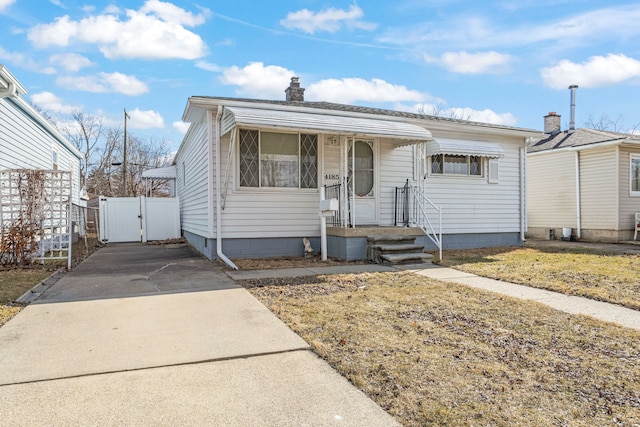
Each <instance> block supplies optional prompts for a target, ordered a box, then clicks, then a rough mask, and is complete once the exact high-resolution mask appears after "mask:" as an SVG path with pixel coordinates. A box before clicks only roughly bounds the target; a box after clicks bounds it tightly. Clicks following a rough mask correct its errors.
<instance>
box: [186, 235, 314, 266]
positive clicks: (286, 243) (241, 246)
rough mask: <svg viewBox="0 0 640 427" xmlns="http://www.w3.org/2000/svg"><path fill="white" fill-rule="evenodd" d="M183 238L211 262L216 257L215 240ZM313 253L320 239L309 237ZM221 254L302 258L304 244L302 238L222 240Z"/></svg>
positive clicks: (246, 256) (247, 256)
mask: <svg viewBox="0 0 640 427" xmlns="http://www.w3.org/2000/svg"><path fill="white" fill-rule="evenodd" d="M184 237H185V239H187V241H188V242H189V243H190V244H191V246H193V247H194V248H195V249H196V250H197V251H198V252H200V253H201V254H203V255H204V256H205V257H207V258H209V259H211V260H213V259H216V258H217V257H218V255H217V250H216V239H207V238H204V237H202V236H198V235H197V234H193V233H189V232H186V231H185V232H184ZM308 239H309V241H310V242H311V247H312V248H313V250H314V252H316V253H318V252H320V237H309V238H308ZM222 252H223V253H224V254H225V255H226V256H227V257H229V258H276V257H287V256H291V257H302V256H304V244H303V243H302V237H300V238H298V237H283V238H279V239H274V238H265V239H224V240H223V241H222Z"/></svg>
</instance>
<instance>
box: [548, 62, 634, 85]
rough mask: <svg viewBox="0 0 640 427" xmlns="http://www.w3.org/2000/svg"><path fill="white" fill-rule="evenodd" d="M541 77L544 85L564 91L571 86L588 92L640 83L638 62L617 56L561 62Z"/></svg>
mask: <svg viewBox="0 0 640 427" xmlns="http://www.w3.org/2000/svg"><path fill="white" fill-rule="evenodd" d="M540 75H541V76H542V80H543V81H544V84H545V85H546V86H548V87H551V88H553V89H566V88H567V87H568V86H569V85H572V84H577V85H578V86H581V87H589V88H594V87H602V86H610V85H614V84H617V83H623V82H627V81H632V80H638V79H640V61H638V60H637V59H633V58H629V57H628V56H625V55H616V54H609V55H607V56H592V57H591V58H589V59H588V60H587V61H585V62H582V63H580V64H577V63H575V62H571V61H569V60H563V61H560V62H559V63H558V64H557V65H554V66H553V67H548V68H543V69H542V70H540Z"/></svg>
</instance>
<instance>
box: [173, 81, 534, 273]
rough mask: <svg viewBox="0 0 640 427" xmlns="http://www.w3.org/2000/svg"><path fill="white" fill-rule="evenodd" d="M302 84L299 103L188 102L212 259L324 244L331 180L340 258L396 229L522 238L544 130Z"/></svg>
mask: <svg viewBox="0 0 640 427" xmlns="http://www.w3.org/2000/svg"><path fill="white" fill-rule="evenodd" d="M303 91H304V89H302V88H300V86H299V83H298V80H297V78H293V79H292V82H291V85H290V87H289V88H287V90H286V91H285V92H286V94H287V100H286V101H267V100H256V99H236V98H220V97H206V96H202V97H199V96H196V97H191V98H189V100H188V102H187V105H186V108H185V112H184V115H183V120H184V121H186V122H190V123H191V126H190V128H189V130H188V132H187V134H186V135H185V137H184V140H183V142H182V144H181V146H180V148H179V150H178V152H177V154H176V157H175V164H176V168H177V184H176V186H177V189H176V191H177V194H178V196H179V198H180V204H181V224H182V231H183V234H184V236H185V237H186V238H187V240H188V241H189V242H190V243H191V244H192V245H193V246H194V247H195V248H197V249H198V250H199V251H201V252H202V253H203V254H204V255H205V256H207V257H208V258H210V259H213V258H216V257H221V258H222V259H223V260H224V258H225V257H274V256H285V255H302V254H303V251H304V247H303V244H302V239H303V238H304V237H307V238H309V240H310V241H311V245H312V247H313V248H314V250H319V249H320V235H321V226H320V217H319V199H320V188H321V187H323V186H326V187H327V197H335V198H337V199H338V200H339V204H340V206H339V211H338V212H337V213H336V215H335V216H334V217H333V218H331V220H332V221H333V223H332V224H331V225H332V226H330V227H329V228H328V231H327V234H328V255H329V256H334V257H337V258H341V259H363V258H366V240H367V236H369V235H374V234H386V233H389V232H395V233H397V232H403V233H410V234H413V235H415V236H416V237H417V241H418V242H419V243H420V244H423V245H425V246H426V247H427V248H428V249H434V248H435V247H436V245H437V244H438V242H442V244H443V246H444V247H445V248H471V247H483V246H497V245H522V243H523V241H524V233H525V231H526V213H525V206H526V198H525V186H526V183H525V160H526V145H527V144H528V143H530V142H531V141H533V140H538V139H539V138H540V137H541V136H542V133H541V132H538V131H535V130H530V129H521V128H514V127H507V126H499V125H491V124H486V123H476V122H470V121H463V120H454V119H447V118H441V117H433V116H425V115H421V114H413V113H405V112H399V111H389V110H381V109H374V108H365V107H358V106H351V105H341V104H332V103H326V102H305V101H304V100H303ZM354 153H355V155H354ZM407 186H408V187H409V190H407V189H406V188H407ZM345 188H346V191H345ZM425 198H428V199H429V200H430V201H431V202H432V203H433V205H431V204H429V203H428V201H427V200H426V199H425ZM433 206H435V207H437V208H440V209H441V213H442V228H441V229H440V227H439V218H438V213H437V211H436V210H435V208H434V207H433ZM423 211H424V212H426V214H427V215H426V216H425V215H422V212H423ZM429 223H430V224H431V226H432V227H430V226H429ZM425 231H426V232H427V233H432V235H431V236H430V237H427V233H425ZM440 233H442V239H441V240H440Z"/></svg>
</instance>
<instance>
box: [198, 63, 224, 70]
mask: <svg viewBox="0 0 640 427" xmlns="http://www.w3.org/2000/svg"><path fill="white" fill-rule="evenodd" d="M196 68H200V69H201V70H205V71H211V72H214V73H218V72H220V71H222V67H220V66H219V65H216V64H212V63H211V62H207V61H198V62H196Z"/></svg>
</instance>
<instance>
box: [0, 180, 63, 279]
mask: <svg viewBox="0 0 640 427" xmlns="http://www.w3.org/2000/svg"><path fill="white" fill-rule="evenodd" d="M71 195H72V181H71V173H70V172H65V171H54V170H39V169H12V170H5V171H0V221H1V226H2V239H3V242H6V240H7V239H9V238H11V239H14V240H15V241H17V240H19V238H20V237H22V242H23V243H26V244H25V250H24V251H23V252H21V255H19V256H20V257H22V258H24V259H22V260H18V261H22V262H24V261H25V260H26V259H30V260H31V261H35V260H40V261H41V262H44V261H45V260H51V259H66V260H67V266H68V267H69V268H70V267H71V250H72V223H71V221H72V218H71ZM20 235H21V236H20ZM12 244H13V243H12ZM9 246H11V245H9ZM3 247H5V248H6V247H7V245H6V244H5V245H3ZM9 261H14V262H15V261H16V260H9Z"/></svg>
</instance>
